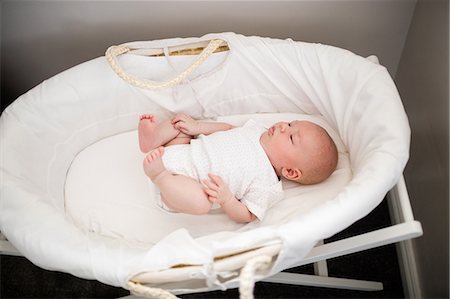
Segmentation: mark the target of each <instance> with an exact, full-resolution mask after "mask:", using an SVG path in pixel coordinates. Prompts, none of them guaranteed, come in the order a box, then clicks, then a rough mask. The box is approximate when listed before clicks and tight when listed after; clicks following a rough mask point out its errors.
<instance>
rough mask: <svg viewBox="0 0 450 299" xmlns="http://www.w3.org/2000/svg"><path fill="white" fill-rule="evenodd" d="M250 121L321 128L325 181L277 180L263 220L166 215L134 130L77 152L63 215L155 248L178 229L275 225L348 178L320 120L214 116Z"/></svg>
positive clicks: (202, 232)
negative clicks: (327, 169)
mask: <svg viewBox="0 0 450 299" xmlns="http://www.w3.org/2000/svg"><path fill="white" fill-rule="evenodd" d="M249 118H252V119H255V120H256V121H259V122H261V123H263V124H264V125H265V126H267V127H269V126H271V125H272V124H273V123H276V122H278V121H291V120H295V119H299V120H309V121H312V122H315V123H317V124H319V125H321V126H322V127H324V128H325V129H326V130H327V131H328V132H329V134H330V136H332V138H333V140H335V143H336V145H337V147H338V150H339V163H338V166H337V169H336V171H335V172H334V173H333V175H332V176H331V177H330V178H329V179H327V180H326V181H324V182H322V183H320V184H317V185H312V186H302V185H299V184H296V183H292V182H289V181H283V189H284V194H285V199H284V200H283V201H282V202H280V203H278V204H277V205H275V206H274V207H272V208H271V210H270V211H269V212H268V214H267V217H266V218H265V219H264V221H263V222H260V221H258V220H256V221H254V222H253V223H250V224H247V225H242V224H237V223H234V222H233V221H232V220H230V219H229V218H228V217H227V216H226V215H225V214H224V213H223V212H222V211H221V210H220V209H219V210H218V211H212V212H211V213H210V214H207V215H201V216H198V215H188V214H182V213H171V212H167V211H166V210H163V209H161V208H160V207H159V206H158V205H157V203H156V200H155V189H154V185H153V184H152V182H151V181H150V180H149V179H148V178H147V177H146V176H145V174H144V172H143V169H142V160H143V159H144V157H145V155H144V154H142V153H141V152H140V151H139V147H138V143H137V142H138V137H137V131H136V130H133V131H130V132H126V133H122V134H118V135H114V136H112V137H108V138H105V139H102V140H100V141H98V142H96V143H94V144H92V145H91V146H89V147H87V148H86V149H85V150H83V151H82V152H80V153H79V154H78V155H77V157H76V158H75V159H74V161H73V162H72V165H71V167H70V169H69V172H68V174H67V180H66V186H65V207H66V214H67V215H68V217H69V218H70V219H71V220H72V221H73V222H74V224H75V225H76V226H78V227H79V228H81V229H82V230H84V231H86V232H95V233H98V234H101V235H104V236H107V237H113V238H122V239H124V240H126V241H128V242H130V244H132V245H133V246H146V245H148V244H156V243H157V242H158V241H159V240H161V239H162V238H164V237H165V236H167V235H169V234H171V233H172V232H174V231H176V230H178V229H186V230H187V231H188V232H189V233H190V235H191V236H192V237H194V238H195V237H202V236H207V235H209V234H213V233H215V232H221V231H234V230H238V229H240V230H246V229H250V228H255V227H258V226H261V225H269V224H280V223H284V222H286V221H289V219H291V218H292V217H295V216H296V215H298V214H299V213H302V212H304V211H308V210H309V209H310V208H312V207H314V206H316V205H318V204H320V203H323V202H325V201H327V200H331V199H332V198H334V196H336V194H337V192H338V191H339V190H340V189H341V188H342V187H343V186H345V185H346V184H347V183H348V182H349V181H350V179H351V169H350V162H349V158H348V152H347V151H346V149H345V147H344V145H343V143H342V141H341V139H340V137H339V135H338V134H337V133H336V132H335V131H334V130H333V129H332V128H331V126H330V125H328V124H327V123H326V121H325V120H324V119H323V118H322V117H320V116H308V115H304V114H293V113H278V114H274V113H271V114H249V115H235V116H226V117H220V118H219V120H220V121H224V122H229V123H232V124H235V125H242V124H243V123H244V122H245V121H246V120H247V119H249Z"/></svg>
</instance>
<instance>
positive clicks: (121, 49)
mask: <svg viewBox="0 0 450 299" xmlns="http://www.w3.org/2000/svg"><path fill="white" fill-rule="evenodd" d="M224 42H225V41H224V40H221V39H214V40H211V41H210V42H209V44H208V46H207V47H206V48H205V49H204V50H203V51H202V52H201V53H200V55H199V56H198V58H197V60H196V61H195V62H194V63H193V64H191V65H190V66H189V67H188V68H187V69H185V70H184V71H183V72H181V73H180V74H178V75H177V76H176V77H175V78H173V79H170V80H167V81H162V82H155V81H150V80H146V79H139V78H137V77H135V76H132V75H130V74H128V73H126V72H125V71H124V70H123V69H122V67H121V66H120V65H119V62H118V60H117V56H119V55H122V54H125V53H127V52H129V51H130V50H131V49H130V48H128V47H126V46H124V45H120V46H111V47H109V48H108V50H106V53H105V57H106V60H107V61H108V63H109V64H110V66H111V68H112V69H113V70H114V72H116V74H117V75H118V76H119V77H120V78H122V79H123V80H125V81H126V82H128V83H130V84H131V85H134V86H136V87H140V88H146V89H150V90H161V89H165V88H168V87H172V86H174V85H177V84H179V83H180V82H182V81H183V80H185V79H186V78H187V77H188V76H189V75H190V74H192V73H193V72H194V71H195V70H196V69H197V68H198V67H199V66H200V65H201V64H202V63H203V62H204V61H205V60H206V59H207V58H208V57H209V56H211V54H212V53H213V52H214V51H215V50H216V49H217V48H219V47H220V46H221V45H222V44H223V43H224Z"/></svg>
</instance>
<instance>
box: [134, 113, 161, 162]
mask: <svg viewBox="0 0 450 299" xmlns="http://www.w3.org/2000/svg"><path fill="white" fill-rule="evenodd" d="M157 121H158V118H157V117H156V116H153V115H151V114H143V115H141V117H140V119H139V127H138V132H139V148H140V149H141V151H142V152H143V153H147V152H148V151H149V150H151V149H153V148H154V147H155V138H154V135H155V134H154V133H155V128H156V126H157Z"/></svg>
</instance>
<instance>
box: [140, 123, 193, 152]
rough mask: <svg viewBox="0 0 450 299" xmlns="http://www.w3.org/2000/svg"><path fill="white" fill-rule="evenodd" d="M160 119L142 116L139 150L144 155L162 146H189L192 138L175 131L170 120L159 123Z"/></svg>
mask: <svg viewBox="0 0 450 299" xmlns="http://www.w3.org/2000/svg"><path fill="white" fill-rule="evenodd" d="M157 121H158V119H157V118H156V117H155V116H153V115H150V114H144V115H141V117H140V120H139V127H138V133H139V148H140V149H141V151H142V152H143V153H147V152H148V151H150V150H152V149H154V148H157V147H158V146H161V145H166V144H167V145H173V144H187V143H189V141H190V140H191V138H192V137H190V136H189V135H186V134H184V133H181V132H180V131H179V130H177V129H175V128H174V127H173V125H172V123H171V121H170V119H169V120H166V121H163V122H162V123H159V124H158V123H157Z"/></svg>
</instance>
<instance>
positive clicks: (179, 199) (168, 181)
mask: <svg viewBox="0 0 450 299" xmlns="http://www.w3.org/2000/svg"><path fill="white" fill-rule="evenodd" d="M163 154H164V148H163V147H159V148H157V149H155V150H154V151H153V152H151V153H149V154H148V155H147V157H146V158H145V159H144V171H145V173H146V174H147V176H148V177H149V178H150V179H151V180H152V181H153V183H154V184H155V185H156V186H158V188H159V190H160V191H161V199H162V200H163V201H164V203H165V204H166V205H167V206H168V207H169V208H170V209H171V210H174V211H176V212H181V213H187V214H195V215H200V214H206V213H208V212H209V210H211V206H212V203H211V202H210V201H209V200H208V198H207V196H206V194H205V192H204V191H203V188H202V185H201V184H200V183H199V182H197V181H196V180H194V179H192V178H190V177H187V176H184V175H176V174H172V173H170V172H169V171H168V170H167V169H166V168H165V167H164V164H163V162H162V160H161V157H162V155H163Z"/></svg>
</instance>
